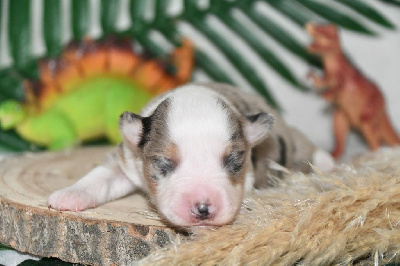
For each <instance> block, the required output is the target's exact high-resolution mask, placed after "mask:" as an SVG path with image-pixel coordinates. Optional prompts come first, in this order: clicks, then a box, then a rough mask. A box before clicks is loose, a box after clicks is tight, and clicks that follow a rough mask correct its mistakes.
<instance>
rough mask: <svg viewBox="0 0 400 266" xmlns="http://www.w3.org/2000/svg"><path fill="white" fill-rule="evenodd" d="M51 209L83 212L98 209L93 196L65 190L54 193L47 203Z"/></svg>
mask: <svg viewBox="0 0 400 266" xmlns="http://www.w3.org/2000/svg"><path fill="white" fill-rule="evenodd" d="M47 203H48V205H49V207H50V208H53V209H56V210H59V211H83V210H86V209H89V208H94V207H96V201H95V199H94V198H93V196H91V195H89V194H88V193H86V192H84V191H82V190H77V189H72V188H65V189H61V190H57V191H55V192H53V193H52V194H51V195H50V196H49V199H48V201H47Z"/></svg>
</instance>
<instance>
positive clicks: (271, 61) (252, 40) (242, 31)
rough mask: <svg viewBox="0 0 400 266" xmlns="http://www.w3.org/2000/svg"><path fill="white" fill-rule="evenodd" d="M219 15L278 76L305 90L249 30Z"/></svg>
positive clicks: (221, 13) (231, 19) (223, 15)
mask: <svg viewBox="0 0 400 266" xmlns="http://www.w3.org/2000/svg"><path fill="white" fill-rule="evenodd" d="M217 15H218V18H219V19H220V20H221V21H222V22H224V23H225V26H226V27H228V28H231V29H232V30H233V31H234V32H235V33H236V34H238V35H239V36H240V37H241V38H242V39H243V40H245V41H246V42H247V43H248V44H249V45H250V47H251V48H252V49H253V50H254V51H255V52H256V53H257V54H258V55H259V56H260V57H261V58H262V59H263V60H264V62H266V63H267V64H268V65H269V66H270V67H271V68H272V69H273V70H275V72H276V73H277V74H278V75H280V76H281V77H283V78H284V79H286V81H288V82H289V83H290V84H292V85H293V86H295V87H297V88H301V89H303V90H304V87H303V86H302V84H300V83H299V82H298V81H297V79H296V77H295V76H294V74H293V73H292V72H291V70H290V69H289V68H287V67H286V65H284V64H283V63H282V61H281V60H280V59H279V58H278V57H277V56H275V53H273V52H272V51H271V50H269V49H268V48H267V47H266V46H265V45H263V44H261V42H260V39H258V38H257V37H256V36H254V34H253V33H252V32H251V31H249V30H247V29H246V28H245V27H244V26H243V25H242V24H241V23H239V22H238V21H237V20H235V19H234V18H233V17H232V16H231V15H229V14H227V13H226V12H219V13H217Z"/></svg>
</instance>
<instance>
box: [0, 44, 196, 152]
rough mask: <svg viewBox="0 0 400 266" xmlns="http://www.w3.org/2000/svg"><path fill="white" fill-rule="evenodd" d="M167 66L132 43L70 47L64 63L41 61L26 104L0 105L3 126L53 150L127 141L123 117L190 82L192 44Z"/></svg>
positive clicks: (176, 53) (179, 50)
mask: <svg viewBox="0 0 400 266" xmlns="http://www.w3.org/2000/svg"><path fill="white" fill-rule="evenodd" d="M171 64H172V66H173V67H175V68H176V69H177V71H176V72H175V73H168V71H167V69H168V67H167V63H165V62H163V61H161V60H157V59H146V58H145V57H144V56H141V55H138V54H136V53H135V52H134V51H133V49H132V44H131V42H130V41H128V40H117V39H107V40H104V41H100V42H96V41H93V40H85V41H83V42H81V43H70V44H69V45H68V46H67V47H66V49H65V50H64V52H63V54H62V55H61V56H60V58H59V59H42V60H41V61H40V62H39V72H40V79H39V80H36V81H32V80H30V81H26V82H25V86H24V87H25V102H23V103H19V102H16V101H5V102H3V103H2V104H1V105H0V123H1V127H2V128H3V129H5V130H7V129H11V128H15V129H16V131H17V132H18V134H19V135H20V136H22V137H23V138H24V139H26V140H28V141H31V142H33V143H36V144H39V145H43V146H46V147H47V148H49V149H51V150H55V149H62V148H65V147H69V146H73V145H76V144H77V143H78V142H80V141H84V140H90V139H95V138H99V137H102V136H106V137H107V138H108V139H109V140H110V141H111V142H112V143H118V142H119V141H121V137H120V134H119V131H118V118H119V115H120V114H121V113H123V112H124V111H127V110H130V111H133V112H138V111H139V110H140V109H141V108H142V107H143V106H144V105H145V104H146V102H147V101H148V100H149V99H150V98H151V97H153V96H154V95H157V94H159V93H161V92H164V91H165V90H168V89H170V88H173V87H176V86H178V85H180V84H183V83H185V82H186V81H188V80H189V78H190V75H191V72H192V66H193V52H192V45H191V43H190V42H189V41H188V40H184V41H183V45H182V47H180V48H177V49H176V50H175V51H173V53H172V55H171Z"/></svg>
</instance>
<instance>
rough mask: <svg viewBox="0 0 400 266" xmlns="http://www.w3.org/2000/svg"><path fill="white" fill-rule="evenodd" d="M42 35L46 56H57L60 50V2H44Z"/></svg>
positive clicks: (46, 0)
mask: <svg viewBox="0 0 400 266" xmlns="http://www.w3.org/2000/svg"><path fill="white" fill-rule="evenodd" d="M43 33H44V42H45V44H46V48H47V56H49V57H55V56H58V55H59V54H60V53H61V50H62V25H61V0H44V11H43Z"/></svg>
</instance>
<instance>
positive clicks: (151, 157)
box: [139, 99, 180, 195]
mask: <svg viewBox="0 0 400 266" xmlns="http://www.w3.org/2000/svg"><path fill="white" fill-rule="evenodd" d="M169 107H170V102H169V100H168V99H167V100H164V101H163V102H162V103H160V104H159V106H158V107H157V108H156V110H155V111H154V113H153V114H152V115H151V116H149V117H145V118H143V131H142V136H141V141H140V143H139V147H140V149H141V151H142V157H143V162H144V163H143V167H144V169H143V173H144V176H145V178H146V179H147V182H148V186H149V190H150V194H151V195H155V194H156V192H157V191H156V189H157V184H158V182H159V181H160V180H162V179H165V178H168V177H169V175H171V173H172V172H173V171H174V170H175V168H176V167H177V165H178V164H179V162H180V156H179V151H178V147H177V145H176V144H175V143H173V142H172V141H171V138H170V136H169V129H168V125H167V119H168V117H167V115H168V113H169V110H168V109H169Z"/></svg>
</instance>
